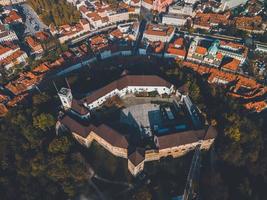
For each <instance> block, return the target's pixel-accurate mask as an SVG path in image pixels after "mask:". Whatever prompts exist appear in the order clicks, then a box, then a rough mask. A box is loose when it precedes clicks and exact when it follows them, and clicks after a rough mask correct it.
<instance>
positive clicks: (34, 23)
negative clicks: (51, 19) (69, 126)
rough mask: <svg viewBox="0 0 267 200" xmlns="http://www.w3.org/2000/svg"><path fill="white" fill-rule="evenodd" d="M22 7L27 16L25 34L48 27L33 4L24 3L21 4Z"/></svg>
mask: <svg viewBox="0 0 267 200" xmlns="http://www.w3.org/2000/svg"><path fill="white" fill-rule="evenodd" d="M21 8H22V9H21V10H22V12H23V14H24V16H25V26H26V29H25V32H24V34H29V35H34V34H35V33H36V32H39V31H42V30H45V29H48V27H47V26H46V25H45V24H44V23H43V22H42V21H41V20H40V18H39V16H38V15H37V13H36V12H35V11H34V10H33V8H32V7H31V6H29V5H28V4H26V3H24V4H21Z"/></svg>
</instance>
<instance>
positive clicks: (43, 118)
mask: <svg viewBox="0 0 267 200" xmlns="http://www.w3.org/2000/svg"><path fill="white" fill-rule="evenodd" d="M33 126H34V127H36V128H39V129H41V130H43V131H46V130H48V129H50V128H51V127H52V126H55V119H54V117H53V116H52V115H51V114H46V113H41V114H40V115H38V116H36V117H34V118H33Z"/></svg>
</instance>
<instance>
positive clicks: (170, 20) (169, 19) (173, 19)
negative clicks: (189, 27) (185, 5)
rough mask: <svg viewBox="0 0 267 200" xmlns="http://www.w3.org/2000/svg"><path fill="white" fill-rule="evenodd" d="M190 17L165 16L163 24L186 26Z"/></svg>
mask: <svg viewBox="0 0 267 200" xmlns="http://www.w3.org/2000/svg"><path fill="white" fill-rule="evenodd" d="M187 19H188V16H186V15H178V14H165V15H163V17H162V24H167V25H174V26H184V25H185V24H186V22H187Z"/></svg>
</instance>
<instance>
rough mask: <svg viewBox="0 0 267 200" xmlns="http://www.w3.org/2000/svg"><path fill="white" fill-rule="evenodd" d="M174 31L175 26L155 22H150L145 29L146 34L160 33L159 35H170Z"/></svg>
mask: <svg viewBox="0 0 267 200" xmlns="http://www.w3.org/2000/svg"><path fill="white" fill-rule="evenodd" d="M173 31H174V27H173V26H162V25H155V24H148V25H147V26H146V29H145V32H144V33H145V34H148V35H158V36H170V35H171V34H172V33H173Z"/></svg>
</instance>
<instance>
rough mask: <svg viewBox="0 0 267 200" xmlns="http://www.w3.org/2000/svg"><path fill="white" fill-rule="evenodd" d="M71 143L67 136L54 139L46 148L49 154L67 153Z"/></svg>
mask: <svg viewBox="0 0 267 200" xmlns="http://www.w3.org/2000/svg"><path fill="white" fill-rule="evenodd" d="M71 145H72V144H71V141H70V140H69V138H68V137H67V136H62V137H58V138H55V139H54V140H52V142H51V143H50V144H49V146H48V151H49V152H50V153H67V152H69V151H70V148H71Z"/></svg>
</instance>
